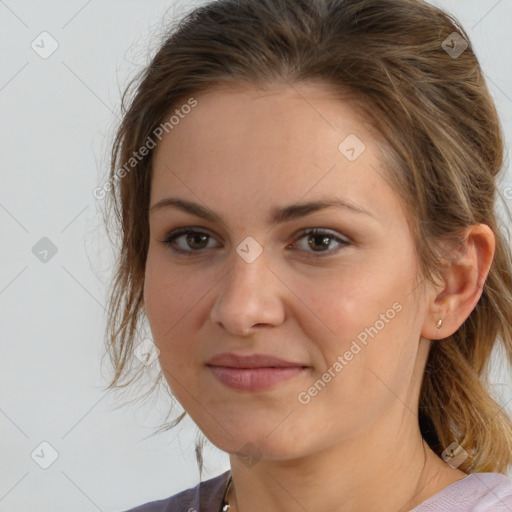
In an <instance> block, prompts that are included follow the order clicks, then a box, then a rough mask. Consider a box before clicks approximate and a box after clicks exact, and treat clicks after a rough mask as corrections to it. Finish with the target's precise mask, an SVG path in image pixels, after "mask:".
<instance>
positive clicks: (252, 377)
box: [207, 353, 306, 391]
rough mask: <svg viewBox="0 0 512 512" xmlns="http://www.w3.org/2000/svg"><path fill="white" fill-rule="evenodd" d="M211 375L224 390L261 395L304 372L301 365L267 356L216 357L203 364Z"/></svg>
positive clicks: (226, 354) (233, 355)
mask: <svg viewBox="0 0 512 512" xmlns="http://www.w3.org/2000/svg"><path fill="white" fill-rule="evenodd" d="M207 366H208V368H209V369H210V370H211V372H212V373H213V375H214V376H215V377H216V378H217V379H218V380H219V381H220V382H222V383H223V384H225V385H226V386H228V387H231V388H234V389H239V390H244V391H261V390H265V389H269V388H271V387H273V386H275V385H276V384H278V383H280V382H283V381H286V380H288V379H291V378H292V377H294V376H295V375H298V374H300V373H302V372H303V371H305V369H306V366H305V365H303V364H301V363H294V362H291V361H285V360H283V359H279V358H276V357H273V356H270V355H265V354H254V355H251V356H240V355H236V354H228V353H224V354H219V355H217V356H215V357H212V358H211V359H210V360H209V361H208V362H207Z"/></svg>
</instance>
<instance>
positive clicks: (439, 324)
mask: <svg viewBox="0 0 512 512" xmlns="http://www.w3.org/2000/svg"><path fill="white" fill-rule="evenodd" d="M442 323H443V321H442V320H441V319H439V320H438V321H437V324H436V327H437V328H438V329H440V328H441V324H442Z"/></svg>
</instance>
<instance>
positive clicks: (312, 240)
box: [295, 228, 350, 257]
mask: <svg viewBox="0 0 512 512" xmlns="http://www.w3.org/2000/svg"><path fill="white" fill-rule="evenodd" d="M302 239H306V240H307V246H308V247H309V248H310V249H314V250H313V253H317V254H315V256H316V255H318V256H320V257H321V256H322V255H321V254H318V253H329V254H331V253H332V252H333V250H330V249H329V246H330V245H331V242H332V241H333V240H334V241H336V242H337V243H338V247H343V246H346V245H350V242H349V241H348V240H345V239H343V238H340V237H338V236H337V235H335V234H334V233H330V232H328V231H324V230H322V229H318V228H314V229H309V230H307V231H304V232H303V233H302V234H301V236H300V237H299V238H298V240H302ZM295 243H296V242H295ZM316 249H320V250H316ZM306 252H310V251H306ZM308 257H309V255H308Z"/></svg>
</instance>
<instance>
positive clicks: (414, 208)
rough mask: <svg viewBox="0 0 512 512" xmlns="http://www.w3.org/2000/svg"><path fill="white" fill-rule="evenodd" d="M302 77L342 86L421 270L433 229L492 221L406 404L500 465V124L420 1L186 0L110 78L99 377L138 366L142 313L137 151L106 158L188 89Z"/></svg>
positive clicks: (504, 452) (482, 463) (511, 338)
mask: <svg viewBox="0 0 512 512" xmlns="http://www.w3.org/2000/svg"><path fill="white" fill-rule="evenodd" d="M453 32H456V33H457V34H459V36H460V37H461V38H462V39H459V42H463V41H464V40H465V41H466V42H467V44H468V47H467V48H466V49H465V50H464V51H463V52H462V53H461V54H460V55H458V56H455V55H453V54H450V53H449V52H448V51H445V47H444V46H443V44H444V43H443V41H445V40H448V41H451V40H450V39H449V36H450V37H453V36H452V34H453ZM450 44H451V46H452V47H453V44H452V43H450ZM312 80H313V81H318V82H320V83H323V84H326V85H328V86H329V87H330V89H332V91H334V92H338V93H340V97H350V98H352V99H353V101H354V105H356V104H357V106H358V108H360V110H361V112H363V113H366V114H367V118H368V119H371V120H372V122H373V124H374V126H375V127H376V128H377V130H378V132H379V133H380V134H381V135H382V136H383V138H384V140H385V141H386V146H387V147H388V153H389V155H388V156H389V158H387V159H386V163H387V165H386V176H387V179H389V180H390V182H391V183H392V185H393V187H394V189H395V190H396V192H397V194H399V196H400V197H401V199H402V201H403V205H404V207H405V208H406V212H407V214H408V219H409V223H410V226H411V233H412V235H413V239H414V243H415V248H416V251H417V254H418V256H419V275H421V277H422V279H423V280H424V282H435V280H436V279H437V278H439V277H440V276H441V271H442V268H443V265H444V264H445V262H446V258H448V257H449V254H447V253H446V252H444V253H443V252H442V251H441V244H440V242H441V241H446V240H452V241H453V247H454V248H455V247H456V246H457V244H458V243H460V242H461V239H460V235H461V233H462V232H463V230H464V229H465V228H466V227H468V226H471V225H475V224H478V223H484V224H487V225H488V226H489V227H490V228H491V229H492V231H493V233H494V235H495V237H496V252H495V255H494V259H493V262H492V265H491V268H490V271H489V274H488V276H487V279H486V281H485V284H484V286H483V289H482V295H481V298H480V300H479V301H478V303H477V305H476V307H475V308H474V309H473V311H472V312H471V314H470V315H469V317H468V318H467V319H466V320H465V322H464V323H463V324H462V325H461V326H460V328H459V329H458V330H457V331H456V332H455V333H454V334H453V335H451V336H449V337H447V338H445V339H442V340H439V341H435V342H433V344H432V347H431V350H430V352H429V356H428V361H427V365H426V371H425V375H424V379H423V384H422V389H421V393H420V401H419V411H418V416H419V425H420V430H421V433H422V435H423V437H424V439H425V440H426V441H427V442H428V444H429V446H430V447H431V448H432V450H433V451H434V452H435V453H437V454H438V455H441V454H442V452H443V450H444V449H445V448H446V447H447V446H449V445H450V444H451V443H452V442H453V441H457V442H458V443H459V444H460V445H461V446H462V447H463V448H464V449H465V450H466V451H467V452H468V454H469V457H468V458H467V459H466V460H465V461H464V463H463V464H462V465H461V466H460V469H461V470H463V471H465V472H468V473H469V472H476V471H498V472H503V473H505V472H506V471H507V470H508V466H509V465H510V464H511V463H512V423H511V419H510V417H508V416H507V414H506V413H505V411H504V410H503V409H502V408H501V407H500V406H499V405H498V404H497V403H496V401H495V400H494V399H493V398H492V397H491V394H490V393H491V388H490V385H489V383H488V381H487V371H488V366H489V361H490V356H491V352H492V350H493V347H495V346H496V345H497V344H498V341H501V345H502V347H503V348H504V351H505V353H506V355H507V361H508V362H510V364H512V256H511V249H510V243H509V241H508V239H507V237H506V234H507V235H508V230H507V229H506V226H505V225H502V224H501V222H500V218H499V216H498V214H497V212H496V211H495V209H496V199H497V196H498V195H499V188H498V187H497V179H498V177H499V176H498V175H499V173H500V172H501V171H502V167H503V140H502V132H501V126H500V122H499V118H498V115H497V112H496V109H495V106H494V103H493V101H492V98H491V96H490V94H489V91H488V89H487V86H486V83H485V80H484V77H483V73H482V70H481V68H480V65H479V63H478V60H477V58H476V56H475V54H474V52H473V50H472V47H471V43H470V41H469V39H468V36H467V34H466V33H465V31H464V29H463V28H462V27H461V26H460V24H459V23H458V22H457V21H456V20H455V19H454V18H453V17H452V16H450V15H449V14H448V13H446V12H444V11H443V10H441V9H439V8H436V7H434V6H432V5H430V4H428V3H426V2H424V1H419V0H257V1H256V0H219V1H215V2H211V3H209V4H206V5H203V6H201V7H199V8H196V9H195V10H193V11H192V12H191V13H189V14H188V15H187V16H186V17H184V18H183V19H181V20H180V22H179V23H178V24H177V25H176V26H173V27H172V28H171V30H170V31H169V33H167V34H166V35H165V40H164V42H163V44H161V46H160V48H159V49H158V51H157V53H156V55H155V56H154V58H153V59H152V60H151V62H150V64H149V65H148V66H147V67H146V68H145V69H143V70H142V72H141V73H140V74H139V76H137V77H135V78H134V80H133V81H132V82H131V83H130V84H129V86H128V87H127V89H126V90H125V92H124V94H123V98H122V114H123V117H122V121H121V123H120V126H119V128H118V131H117V133H116V137H115V140H114V144H113V147H112V154H111V168H110V182H109V183H110V184H111V187H110V186H109V187H108V188H109V189H110V194H109V196H108V197H107V200H108V201H107V205H108V206H109V207H110V208H109V211H108V212H107V215H108V216H109V219H107V225H108V224H109V220H113V221H114V222H115V224H116V225H115V229H116V230H117V232H119V233H120V234H121V239H120V247H119V255H118V260H117V266H116V269H115V274H114V277H113V280H112V283H111V287H110V290H109V294H110V295H109V308H108V323H107V329H106V345H107V353H108V354H109V355H110V359H111V362H112V364H113V368H114V375H113V377H112V380H111V382H110V383H109V386H108V389H113V388H121V387H125V386H127V385H128V384H130V383H132V382H133V380H134V379H135V377H136V376H137V375H138V374H140V371H139V370H140V369H143V366H141V365H139V366H138V368H136V371H135V373H133V372H132V363H133V359H134V357H133V350H134V347H135V343H137V344H138V343H140V341H141V339H140V337H139V334H138V329H139V327H140V323H141V321H142V320H143V319H144V305H143V286H144V270H145V263H146V255H147V250H148V243H149V221H148V207H149V191H150V184H151V175H152V154H153V153H152V151H149V154H148V155H147V156H145V157H144V158H141V159H140V160H139V159H137V161H136V162H135V161H134V162H135V163H134V164H133V166H132V167H133V168H130V169H128V170H126V168H125V172H124V173H123V176H122V177H120V175H119V171H118V169H119V168H120V167H121V166H123V165H125V164H126V162H128V161H129V160H130V158H133V155H134V154H135V153H137V152H140V148H141V147H143V146H144V145H146V144H147V141H148V140H149V139H148V137H149V138H151V137H152V136H153V138H154V133H155V129H157V128H158V126H159V125H161V124H162V123H165V122H166V120H167V119H168V116H169V112H172V111H173V109H175V108H177V107H179V106H180V105H183V104H185V103H186V102H187V100H190V98H191V97H193V95H197V94H199V93H200V92H201V91H205V90H207V89H210V88H212V87H215V86H218V85H223V84H227V85H229V84H248V85H252V86H261V87H263V86H265V85H272V84H284V85H286V84H288V85H293V84H294V83H299V82H302V81H312ZM105 190H107V188H106V189H105ZM506 211H507V213H509V210H508V208H507V210H506ZM509 217H510V213H509ZM134 375H135V376H134ZM128 377H131V378H129V379H128ZM161 378H162V374H161V372H160V374H159V379H160V381H161ZM123 379H124V381H123ZM155 385H156V382H155ZM154 387H155V386H153V389H154ZM184 415H185V413H183V414H182V415H181V416H180V417H179V418H177V420H175V421H173V422H172V423H171V424H170V425H166V427H165V429H168V428H170V427H172V426H174V425H176V424H177V423H178V422H179V421H180V420H181V419H182V418H183V417H184Z"/></svg>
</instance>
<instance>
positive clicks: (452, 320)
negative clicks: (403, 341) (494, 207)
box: [421, 224, 496, 340]
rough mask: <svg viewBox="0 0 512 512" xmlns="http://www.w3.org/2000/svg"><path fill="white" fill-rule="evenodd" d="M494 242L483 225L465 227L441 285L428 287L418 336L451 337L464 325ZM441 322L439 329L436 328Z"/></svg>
mask: <svg viewBox="0 0 512 512" xmlns="http://www.w3.org/2000/svg"><path fill="white" fill-rule="evenodd" d="M495 248H496V239H495V236H494V233H493V232H492V230H491V228H490V227H489V226H487V224H477V225H473V226H469V227H468V228H466V230H465V231H464V233H463V236H462V240H461V242H460V243H459V245H458V246H457V247H456V249H455V250H452V252H451V256H452V258H451V259H450V261H449V262H447V264H446V267H445V270H444V271H443V274H442V277H443V279H442V282H441V283H440V284H439V285H438V286H435V287H432V292H431V294H430V296H429V301H430V302H429V305H428V312H427V315H426V316H425V322H424V324H423V326H422V330H421V335H422V336H423V337H425V338H428V339H430V340H434V339H442V338H447V337H448V336H451V335H452V334H453V333H454V332H455V331H457V329H458V328H459V327H460V326H461V325H462V324H463V323H464V321H465V320H466V319H467V318H468V316H469V315H470V313H471V312H472V311H473V309H474V308H475V306H476V304H477V302H478V300H479V299H480V297H481V295H482V290H483V286H484V283H485V280H486V279H487V275H488V273H489V269H490V267H491V263H492V261H493V258H494V252H495ZM439 320H442V324H441V327H440V328H437V327H436V325H437V323H438V321H439Z"/></svg>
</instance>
